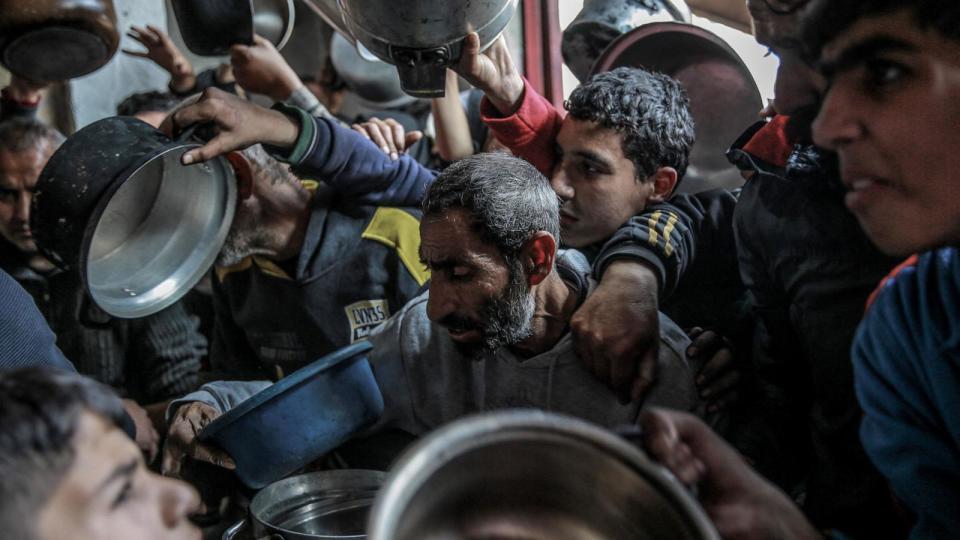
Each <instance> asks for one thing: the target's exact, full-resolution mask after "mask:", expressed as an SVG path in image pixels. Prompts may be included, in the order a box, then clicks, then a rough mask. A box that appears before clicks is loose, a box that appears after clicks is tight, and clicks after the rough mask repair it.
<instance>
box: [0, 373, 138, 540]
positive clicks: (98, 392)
mask: <svg viewBox="0 0 960 540" xmlns="http://www.w3.org/2000/svg"><path fill="white" fill-rule="evenodd" d="M84 411H89V412H93V413H95V414H99V415H100V416H102V417H104V418H105V419H106V420H108V421H112V422H114V423H115V424H117V425H118V426H119V425H121V424H122V422H123V418H124V411H123V404H122V403H121V401H120V398H119V397H117V395H116V394H115V393H114V392H113V391H112V390H111V389H110V388H108V387H106V386H104V385H102V384H100V383H98V382H96V381H94V380H92V379H88V378H86V377H83V376H82V375H80V374H77V373H74V372H70V371H62V370H55V369H39V368H28V369H21V370H17V371H11V372H6V373H0V479H2V480H0V500H2V501H3V504H0V528H2V529H3V531H4V535H5V536H9V537H10V538H26V539H29V538H32V537H33V535H34V533H35V531H34V530H33V528H34V527H35V526H36V522H37V519H36V518H37V514H38V512H39V511H40V510H41V509H42V508H43V506H44V505H45V504H46V503H47V501H48V500H49V499H50V497H51V496H52V494H53V492H54V491H55V490H56V489H57V486H59V484H60V481H61V480H62V479H63V477H64V476H65V475H66V473H67V471H68V470H69V469H70V466H71V465H72V464H73V460H74V457H75V449H74V436H75V435H76V430H77V425H78V423H79V420H80V416H81V414H82V413H83V412H84Z"/></svg>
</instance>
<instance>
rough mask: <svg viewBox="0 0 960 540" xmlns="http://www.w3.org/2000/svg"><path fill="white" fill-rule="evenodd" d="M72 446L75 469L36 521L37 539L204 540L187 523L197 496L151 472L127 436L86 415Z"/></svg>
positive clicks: (102, 420) (102, 421)
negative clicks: (127, 539) (123, 539)
mask: <svg viewBox="0 0 960 540" xmlns="http://www.w3.org/2000/svg"><path fill="white" fill-rule="evenodd" d="M73 442H74V459H73V464H72V465H71V467H70V469H69V470H68V471H67V474H66V476H64V477H63V479H62V480H61V481H60V484H59V485H58V486H57V489H56V490H55V491H54V492H53V495H52V496H51V497H50V499H49V500H48V501H47V502H46V504H45V506H44V508H43V509H42V510H41V511H40V515H39V516H38V517H37V527H36V528H37V539H38V540H56V539H62V538H70V539H74V540H111V539H114V538H129V539H134V538H136V539H138V540H199V539H200V530H199V529H197V528H196V527H195V526H194V525H193V524H191V523H190V520H189V519H188V516H189V515H190V514H191V513H193V512H195V511H196V510H197V508H198V506H199V497H198V496H197V494H196V492H195V491H194V490H193V488H191V487H190V486H188V485H187V484H185V483H183V482H180V481H179V480H173V479H170V478H163V477H161V476H158V475H157V474H155V473H153V472H150V471H149V470H148V469H147V467H146V466H145V465H144V463H143V457H142V456H141V454H140V451H139V450H138V449H137V447H136V445H134V443H133V442H132V441H131V440H130V439H129V438H128V437H127V436H126V435H125V434H124V433H123V432H122V431H120V430H119V429H117V428H116V427H114V426H113V425H112V424H110V423H108V422H107V421H106V420H105V419H103V418H102V417H101V416H98V415H96V414H94V413H92V412H85V413H84V414H83V415H81V416H80V419H79V425H78V426H77V432H76V435H74V441H73Z"/></svg>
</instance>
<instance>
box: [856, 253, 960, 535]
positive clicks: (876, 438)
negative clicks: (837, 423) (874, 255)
mask: <svg viewBox="0 0 960 540" xmlns="http://www.w3.org/2000/svg"><path fill="white" fill-rule="evenodd" d="M853 357H854V374H855V382H856V390H857V396H858V398H859V399H860V403H861V405H862V406H863V410H864V419H863V424H862V425H861V428H860V436H861V439H862V440H863V444H864V447H865V449H866V451H867V454H868V455H869V456H870V458H871V459H872V460H873V462H874V463H875V464H876V465H877V468H878V469H879V470H880V472H881V473H883V475H884V476H886V477H887V478H888V479H889V481H890V484H891V486H892V488H893V490H894V492H895V493H896V495H897V496H898V497H899V498H900V499H901V500H902V501H903V502H904V503H905V504H906V505H907V506H908V507H909V508H910V509H911V510H912V511H913V512H914V513H916V515H917V524H916V526H915V527H914V529H913V531H912V532H911V538H917V539H919V538H923V539H947V538H958V537H960V253H958V251H957V250H956V249H953V248H949V249H942V250H939V251H935V252H931V253H926V254H923V255H921V256H920V258H919V259H918V262H917V263H916V264H915V265H912V266H907V267H906V268H904V269H902V270H901V271H900V272H899V273H898V274H896V275H895V276H893V277H892V278H890V279H889V280H887V281H886V283H885V284H884V285H883V289H882V290H881V291H880V293H879V294H878V295H877V299H876V301H875V302H874V304H873V306H872V307H871V308H870V309H869V311H868V313H867V316H866V317H865V318H864V320H863V323H862V324H861V325H860V329H859V331H858V333H857V337H856V340H855V341H854V346H853Z"/></svg>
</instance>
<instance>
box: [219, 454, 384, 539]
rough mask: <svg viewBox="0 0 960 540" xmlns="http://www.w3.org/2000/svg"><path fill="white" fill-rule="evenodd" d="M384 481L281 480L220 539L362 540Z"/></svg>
mask: <svg viewBox="0 0 960 540" xmlns="http://www.w3.org/2000/svg"><path fill="white" fill-rule="evenodd" d="M385 476H386V475H385V474H384V473H382V472H379V471H365V470H342V471H323V472H315V473H308V474H301V475H299V476H292V477H290V478H286V479H284V480H280V481H279V482H275V483H273V484H270V485H269V486H267V487H265V488H264V489H262V490H260V492H258V493H257V494H256V495H254V497H253V500H252V501H250V508H249V517H248V518H247V519H244V520H242V521H240V522H238V523H236V524H235V525H233V526H232V527H230V528H229V529H227V530H226V531H225V532H224V533H223V540H234V539H240V538H250V537H251V535H252V538H254V539H256V540H260V539H270V540H318V539H321V540H323V539H326V540H346V539H350V540H362V539H363V538H366V525H367V519H368V518H369V515H370V507H371V505H372V504H373V500H374V497H375V496H376V493H377V490H378V489H379V488H380V485H381V484H382V483H383V479H384V477H385Z"/></svg>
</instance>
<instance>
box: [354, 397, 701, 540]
mask: <svg viewBox="0 0 960 540" xmlns="http://www.w3.org/2000/svg"><path fill="white" fill-rule="evenodd" d="M368 534H369V537H370V538H371V540H414V539H415V540H440V539H492V538H495V539H504V540H507V539H524V540H540V539H543V540H547V539H549V540H567V539H570V540H574V539H575V540H600V539H604V540H621V539H622V540H628V539H630V540H660V539H670V540H684V539H688V540H708V539H709V540H713V539H718V538H719V537H718V536H717V534H716V531H715V530H714V529H713V526H712V525H711V524H710V522H709V520H708V519H707V517H706V515H705V514H704V513H703V511H702V510H701V509H700V507H699V506H698V505H697V503H696V502H695V501H694V499H693V497H692V496H690V495H689V494H688V493H687V491H686V490H685V488H684V487H683V486H681V485H680V484H679V482H677V481H676V480H675V479H674V478H673V476H672V475H670V474H669V473H668V472H667V471H666V469H664V468H662V467H660V466H658V465H655V464H654V463H653V462H651V461H650V460H649V459H648V458H647V457H646V456H645V455H644V453H643V452H642V451H641V450H639V449H638V448H637V447H635V446H633V445H631V444H630V443H628V442H626V441H625V440H623V439H621V438H619V437H617V436H615V435H613V434H612V433H609V432H607V431H605V430H603V429H601V428H599V427H596V426H593V425H591V424H588V423H586V422H583V421H581V420H576V419H573V418H568V417H564V416H560V415H554V414H549V413H543V412H538V411H506V412H498V413H493V414H486V415H480V416H474V417H471V418H467V419H464V420H460V421H458V422H456V423H453V424H451V425H450V426H448V427H445V428H443V429H441V430H439V431H436V432H434V433H433V434H432V435H430V436H429V437H427V438H426V439H425V440H423V441H422V442H421V443H420V444H418V445H417V446H416V447H415V448H413V449H412V450H410V451H409V452H408V453H406V454H405V455H404V457H403V458H401V460H400V462H399V463H398V465H397V466H396V467H395V468H394V469H393V471H392V472H391V473H390V476H389V477H388V479H387V483H386V485H384V488H383V490H382V491H381V493H380V495H378V497H377V501H376V503H375V504H374V509H373V515H372V516H371V522H370V526H369V527H368Z"/></svg>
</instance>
